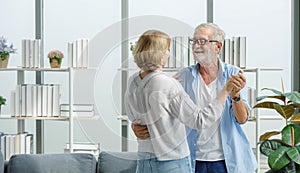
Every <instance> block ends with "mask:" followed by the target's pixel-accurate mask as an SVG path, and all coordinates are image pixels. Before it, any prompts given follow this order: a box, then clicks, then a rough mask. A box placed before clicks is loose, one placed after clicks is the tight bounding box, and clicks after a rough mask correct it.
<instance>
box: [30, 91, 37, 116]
mask: <svg viewBox="0 0 300 173" xmlns="http://www.w3.org/2000/svg"><path fill="white" fill-rule="evenodd" d="M31 89H32V91H31V92H32V116H33V117H37V85H32V87H31Z"/></svg>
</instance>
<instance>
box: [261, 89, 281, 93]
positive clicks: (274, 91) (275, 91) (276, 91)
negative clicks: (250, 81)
mask: <svg viewBox="0 0 300 173" xmlns="http://www.w3.org/2000/svg"><path fill="white" fill-rule="evenodd" d="M261 90H269V91H272V92H273V93H275V94H277V95H282V92H281V91H278V90H276V89H272V88H262V89H261Z"/></svg>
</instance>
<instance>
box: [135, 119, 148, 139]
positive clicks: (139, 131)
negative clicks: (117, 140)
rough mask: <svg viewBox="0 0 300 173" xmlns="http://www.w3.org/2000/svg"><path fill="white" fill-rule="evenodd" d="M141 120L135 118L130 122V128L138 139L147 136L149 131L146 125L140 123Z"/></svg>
mask: <svg viewBox="0 0 300 173" xmlns="http://www.w3.org/2000/svg"><path fill="white" fill-rule="evenodd" d="M140 124H141V120H135V121H133V122H132V130H133V132H134V134H135V136H136V137H138V138H140V139H146V138H149V136H150V135H149V131H148V128H147V126H146V125H140Z"/></svg>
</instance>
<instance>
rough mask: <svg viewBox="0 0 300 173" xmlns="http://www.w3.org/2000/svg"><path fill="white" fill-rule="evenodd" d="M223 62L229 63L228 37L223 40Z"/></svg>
mask: <svg viewBox="0 0 300 173" xmlns="http://www.w3.org/2000/svg"><path fill="white" fill-rule="evenodd" d="M223 49H224V62H226V63H228V64H230V39H225V40H224V46H223Z"/></svg>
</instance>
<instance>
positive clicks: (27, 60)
mask: <svg viewBox="0 0 300 173" xmlns="http://www.w3.org/2000/svg"><path fill="white" fill-rule="evenodd" d="M30 42H31V40H26V53H25V55H26V57H25V66H24V67H25V68H29V67H30V56H31V54H30V49H31V47H30V45H31V44H30Z"/></svg>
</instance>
